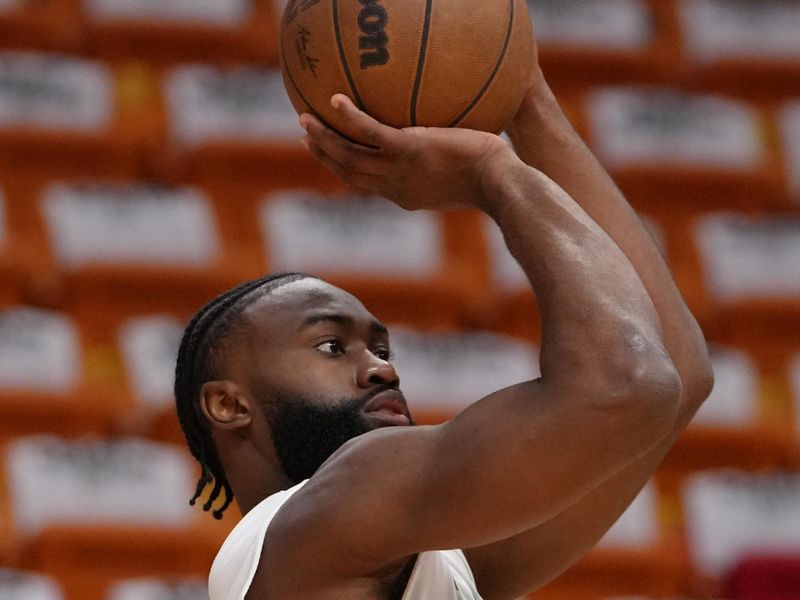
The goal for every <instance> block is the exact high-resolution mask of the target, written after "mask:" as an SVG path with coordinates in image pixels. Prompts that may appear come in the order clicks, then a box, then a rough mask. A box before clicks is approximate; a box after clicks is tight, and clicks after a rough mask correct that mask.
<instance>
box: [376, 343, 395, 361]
mask: <svg viewBox="0 0 800 600" xmlns="http://www.w3.org/2000/svg"><path fill="white" fill-rule="evenodd" d="M373 354H374V355H375V356H377V357H378V358H380V359H381V360H385V361H390V360H393V359H394V352H392V351H391V350H389V348H386V347H385V346H381V347H380V348H375V350H374V352H373Z"/></svg>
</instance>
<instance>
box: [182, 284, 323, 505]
mask: <svg viewBox="0 0 800 600" xmlns="http://www.w3.org/2000/svg"><path fill="white" fill-rule="evenodd" d="M307 278H314V279H316V277H314V276H313V275H307V274H305V273H278V274H274V275H269V276H267V277H263V278H261V279H256V280H253V281H248V282H246V283H243V284H241V285H239V286H237V287H235V288H233V289H232V290H229V291H227V292H225V293H224V294H221V295H220V296H218V297H216V298H214V299H213V300H212V301H211V302H209V303H208V304H206V305H205V306H204V307H203V308H201V309H200V310H199V311H198V312H197V314H195V315H194V317H192V320H191V321H189V324H188V325H187V326H186V330H185V331H184V333H183V338H182V340H181V345H180V349H179V350H178V359H177V362H176V365H175V405H176V408H177V411H178V420H179V421H180V423H181V428H182V429H183V434H184V436H185V437H186V443H187V444H188V446H189V451H190V452H191V453H192V456H194V457H195V459H197V461H198V462H199V463H200V469H201V472H200V478H199V479H198V481H197V487H196V488H195V492H194V496H192V498H191V500H189V504H191V505H192V506H194V505H195V503H196V502H197V499H198V498H199V497H200V496H201V495H202V494H203V491H204V490H205V489H206V487H207V486H208V485H210V484H211V483H213V484H214V487H213V488H212V490H211V494H210V495H209V497H208V500H207V501H206V503H205V504H204V505H203V510H204V511H206V512H208V511H209V510H211V506H212V505H213V504H214V502H216V501H217V499H218V498H219V496H220V494H221V493H222V492H223V491H224V492H225V500H224V502H223V505H222V506H221V507H220V508H219V509H217V510H214V511H213V512H212V513H211V514H212V515H213V516H214V518H216V519H221V518H222V514H223V513H224V512H225V510H226V509H227V508H228V506H230V504H231V502H233V490H232V489H231V486H230V483H228V478H227V477H226V475H225V470H224V469H223V468H222V462H221V461H220V459H219V455H218V454H217V448H216V445H215V444H214V440H213V439H212V438H211V427H210V425H209V423H208V420H207V419H206V418H205V416H204V415H203V413H202V411H201V410H200V406H199V403H198V400H199V398H200V390H201V388H202V386H203V384H204V383H206V382H207V381H212V380H213V378H214V371H215V369H216V367H217V365H216V362H217V361H216V356H217V354H218V353H219V351H220V348H221V347H222V345H223V343H224V341H225V340H226V339H227V337H228V336H229V335H230V333H231V331H233V329H234V328H235V326H236V325H237V324H238V323H239V322H240V316H241V314H242V312H243V311H244V309H245V308H246V307H247V306H248V305H249V304H250V303H251V302H253V301H255V300H256V299H258V298H261V297H262V296H263V295H265V294H268V293H270V292H272V291H273V290H276V289H277V288H279V287H282V286H284V285H286V284H289V283H293V282H295V281H300V280H301V279H307ZM256 292H258V293H256Z"/></svg>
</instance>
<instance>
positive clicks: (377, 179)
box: [202, 71, 711, 600]
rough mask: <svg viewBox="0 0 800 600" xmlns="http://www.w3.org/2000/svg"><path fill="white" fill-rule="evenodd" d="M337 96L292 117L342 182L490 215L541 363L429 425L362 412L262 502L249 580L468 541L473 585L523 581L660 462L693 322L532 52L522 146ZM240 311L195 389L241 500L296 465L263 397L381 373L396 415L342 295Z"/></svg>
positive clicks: (378, 565)
mask: <svg viewBox="0 0 800 600" xmlns="http://www.w3.org/2000/svg"><path fill="white" fill-rule="evenodd" d="M332 104H333V106H334V107H335V108H336V110H337V114H338V115H339V116H338V119H337V120H336V122H334V123H333V125H334V126H335V127H336V129H337V130H338V131H340V132H342V134H343V135H344V136H346V138H345V137H343V136H342V135H339V134H338V133H336V132H334V131H333V130H331V129H328V128H326V127H325V126H324V125H323V124H322V123H320V122H319V121H318V120H316V119H315V118H314V117H312V116H310V115H304V116H303V117H302V118H301V123H302V124H303V125H304V127H306V129H307V131H308V137H307V138H306V143H307V145H308V147H309V149H310V150H311V152H312V153H313V154H314V155H315V156H316V157H317V158H318V159H319V160H320V161H321V162H322V163H323V164H325V165H326V166H328V167H329V168H330V169H331V170H332V171H333V172H334V173H336V174H337V175H339V176H340V177H341V178H342V179H343V180H344V181H345V182H346V183H348V184H350V185H351V186H353V187H355V188H356V189H359V190H362V191H365V192H368V193H370V194H379V195H383V196H385V197H387V198H389V199H390V200H392V201H394V202H395V203H397V204H398V205H400V206H402V207H404V208H406V209H409V210H416V209H422V208H425V209H433V210H449V209H461V208H473V209H479V210H482V211H484V212H485V213H486V214H488V215H489V216H490V217H491V218H492V219H494V220H495V221H496V222H497V224H498V225H499V226H500V229H501V230H502V232H503V234H504V236H505V239H506V242H507V245H508V247H509V249H510V250H511V252H512V253H513V255H514V256H515V258H516V259H517V260H518V261H519V263H520V264H521V265H522V267H523V268H524V270H525V272H526V274H527V276H528V278H529V280H530V283H531V285H532V287H533V289H534V291H535V293H536V295H537V299H538V303H539V306H540V311H541V319H542V332H543V333H542V351H541V357H540V360H541V370H542V377H541V379H539V380H536V381H530V382H525V383H522V384H519V385H515V386H512V387H509V388H506V389H503V390H499V391H498V392H496V393H494V394H491V395H490V396H488V397H486V398H483V399H480V400H478V401H477V402H475V403H474V404H473V405H471V406H470V407H469V408H467V409H466V410H465V411H463V412H462V413H461V414H459V415H458V416H456V417H455V418H454V419H453V420H452V421H450V422H448V423H446V424H443V425H440V426H419V427H409V426H404V425H403V424H398V423H397V422H394V421H392V419H395V418H399V417H391V416H388V415H384V416H382V417H381V418H375V419H371V418H370V417H369V415H368V414H367V413H366V412H365V419H368V422H369V423H372V424H374V426H375V428H374V429H373V430H371V431H370V432H368V433H365V434H364V435H361V436H359V437H357V438H355V439H353V440H351V441H349V442H347V443H346V444H345V445H344V446H343V447H342V448H341V449H340V450H339V451H338V452H336V453H335V454H334V455H333V456H332V457H331V458H330V459H328V460H327V462H325V464H324V465H323V466H322V467H321V468H320V469H319V470H318V471H317V472H316V473H315V474H314V476H313V477H312V478H311V479H310V481H309V482H308V483H307V484H306V485H305V486H304V487H303V488H302V489H301V490H300V491H299V492H297V493H296V494H295V495H294V496H293V497H292V498H291V499H290V500H289V501H288V502H287V503H286V504H285V505H284V507H283V508H282V509H281V511H280V512H279V513H278V515H277V516H276V517H275V519H274V520H273V521H272V523H271V525H270V527H269V530H268V533H267V537H266V541H265V545H264V550H263V554H262V561H261V563H260V565H259V568H258V571H257V573H256V576H255V579H254V581H253V583H252V585H251V588H250V592H249V593H248V595H247V598H248V599H250V600H253V599H280V600H294V599H307V598H318V599H320V600H327V599H334V598H335V599H339V598H347V599H352V600H362V599H363V600H377V599H387V598H389V597H390V593H391V592H390V590H391V588H392V586H393V584H394V583H395V582H396V581H397V579H398V577H399V576H400V574H401V573H402V571H403V569H404V567H407V566H408V565H409V564H410V563H411V562H412V561H413V560H414V558H415V557H416V556H417V555H418V554H419V553H420V552H424V551H427V550H435V549H449V548H463V549H465V554H466V555H467V558H468V560H469V562H470V566H471V568H472V570H473V572H474V573H475V576H476V581H477V583H478V587H479V590H480V592H481V595H482V596H483V597H484V598H486V599H487V600H494V599H506V598H507V599H512V598H516V597H519V596H520V595H523V594H524V593H527V592H530V591H532V590H534V589H535V588H538V587H539V586H541V585H543V584H544V583H547V582H548V581H549V580H551V579H552V578H554V577H556V576H557V575H558V574H559V573H561V572H562V571H563V570H565V569H566V568H568V567H569V566H570V565H571V564H572V563H574V562H575V561H576V560H577V559H578V558H579V557H580V556H581V555H582V554H584V553H585V552H586V551H587V550H588V549H589V548H591V546H592V545H594V543H596V541H597V540H598V539H599V538H600V537H601V536H602V534H603V533H604V532H605V531H606V530H607V529H608V528H609V527H610V526H611V525H612V524H613V522H614V521H615V520H616V519H617V518H618V517H619V515H620V514H621V513H622V511H623V510H624V509H625V507H626V506H627V505H628V504H629V503H630V501H631V500H632V499H633V497H635V495H636V493H637V492H638V490H639V489H641V487H642V486H643V485H644V483H645V482H646V480H647V478H648V477H649V476H650V475H651V474H652V472H653V471H654V470H655V468H656V467H657V465H658V463H659V462H660V460H661V458H662V457H663V455H664V454H665V453H666V451H667V450H668V449H669V447H671V445H672V444H673V443H674V441H675V439H676V438H677V436H678V435H679V434H680V432H681V431H682V430H683V429H684V428H685V426H686V424H687V423H688V421H689V419H690V418H691V416H692V415H693V414H694V412H695V411H696V409H697V408H698V407H699V405H700V403H701V402H702V400H703V399H704V398H705V397H706V396H707V395H708V393H709V391H710V385H711V376H710V366H709V364H708V358H707V354H706V349H705V342H704V340H703V338H702V335H701V334H700V332H699V329H698V328H697V325H696V323H695V322H694V319H693V318H692V316H691V315H690V314H689V312H688V310H686V307H685V305H684V304H683V301H682V300H681V297H680V294H679V293H678V291H677V289H676V288H675V286H674V284H673V282H672V280H671V277H670V276H669V272H668V271H667V269H666V267H664V265H663V261H661V258H660V257H659V255H658V252H657V251H656V250H655V247H654V245H653V244H652V241H651V240H650V239H649V237H648V236H647V235H646V233H644V230H643V229H642V228H641V225H640V224H639V222H638V219H637V217H636V216H635V213H633V211H632V210H631V209H630V207H629V206H628V205H627V203H626V202H625V200H624V198H623V197H622V196H621V194H619V192H618V191H617V190H616V188H615V187H614V185H613V183H611V181H610V179H608V177H607V175H606V174H605V172H604V171H603V170H602V168H601V167H600V166H599V165H598V164H597V163H596V161H595V160H594V158H593V157H592V156H591V153H589V151H588V150H587V149H586V148H585V146H584V145H583V144H582V142H580V140H579V139H578V138H577V136H576V135H575V134H574V132H573V131H572V129H571V128H570V127H569V124H568V123H567V122H566V120H565V119H564V118H563V115H562V113H561V111H560V109H558V106H557V104H556V103H555V100H554V99H553V98H552V94H550V92H549V88H547V86H546V83H545V82H544V79H543V78H542V77H541V73H539V72H538V71H537V73H535V74H534V78H533V79H532V81H531V86H530V89H529V92H528V96H527V97H526V100H525V102H524V104H523V107H522V108H521V110H520V113H519V115H518V116H517V118H516V119H515V121H514V123H513V124H512V126H511V128H510V134H511V137H512V140H513V141H514V144H515V147H516V151H517V153H515V152H514V151H513V150H512V149H511V148H509V147H508V146H507V145H506V144H505V143H504V142H503V141H502V140H500V138H498V137H496V136H493V135H490V134H485V133H479V132H474V131H468V130H441V129H424V128H410V129H405V130H396V129H392V128H390V127H387V126H384V125H381V124H380V123H377V122H376V121H374V120H373V119H371V118H370V117H368V116H367V115H366V114H364V113H362V112H360V111H358V110H357V109H356V107H355V106H353V104H352V103H351V102H350V101H349V100H348V99H346V98H345V97H343V96H335V97H334V98H333V100H332ZM348 140H353V141H348ZM324 315H328V316H329V317H336V318H324ZM245 316H246V318H247V323H248V325H249V327H248V328H247V331H248V333H247V334H246V335H243V336H242V337H243V339H241V340H238V342H239V343H238V344H236V345H234V344H231V345H229V347H228V348H227V349H226V350H225V353H226V354H225V359H226V360H224V363H225V364H226V365H228V370H227V372H226V373H225V376H224V377H221V378H220V379H219V380H218V381H214V382H208V383H206V384H205V385H204V387H203V393H202V407H203V410H204V412H205V414H206V416H207V417H208V418H209V420H210V422H211V423H212V425H213V428H214V434H213V435H214V441H215V443H216V444H217V447H218V450H219V454H220V456H221V459H222V462H223V465H224V467H225V471H226V473H227V474H228V479H229V481H230V483H231V485H232V487H233V489H234V492H235V494H236V497H237V499H238V502H239V504H240V507H241V508H242V510H243V512H247V511H248V510H250V509H251V508H252V507H253V506H255V505H256V504H257V503H258V502H260V501H261V500H262V499H264V498H265V497H267V496H268V495H270V494H272V493H274V492H276V491H279V490H281V489H286V488H288V487H290V486H291V485H292V482H291V480H289V478H287V476H286V474H285V473H284V472H282V469H281V465H280V461H279V460H278V457H277V456H276V453H275V450H274V447H273V443H272V441H273V440H272V437H271V431H270V427H269V423H268V422H267V419H266V417H265V416H264V412H263V410H262V409H261V404H260V403H263V402H265V401H267V402H268V401H269V400H270V398H271V397H272V396H274V397H278V396H279V395H286V394H298V395H303V396H305V397H310V398H318V399H319V400H318V401H319V402H323V403H337V402H342V399H345V398H354V397H361V396H362V395H364V394H369V393H371V391H373V390H383V391H386V389H387V388H388V390H389V392H390V393H391V394H394V396H393V398H392V399H393V401H395V402H396V404H395V405H396V406H397V405H399V406H400V408H399V409H397V410H396V411H395V412H397V414H400V413H406V416H408V415H409V414H410V413H409V412H408V408H407V405H406V403H405V399H404V398H402V396H401V395H400V393H399V391H398V390H400V389H401V386H400V381H399V376H398V374H397V373H396V371H395V369H394V368H393V366H392V364H391V361H390V360H389V355H388V353H387V352H386V351H387V350H388V348H389V338H388V334H387V333H386V332H384V331H381V328H380V326H376V323H377V321H376V319H375V317H373V316H372V315H371V314H370V313H369V312H368V311H367V310H366V309H365V308H364V307H363V305H361V303H360V302H359V301H358V300H357V299H355V298H354V297H353V296H351V295H350V294H348V293H346V292H343V291H342V290H338V289H337V288H334V287H333V286H330V285H328V284H325V283H324V282H319V281H316V280H303V281H299V282H295V283H292V284H288V285H286V286H284V287H282V288H279V289H278V290H276V291H275V292H274V294H271V295H267V296H265V297H264V298H262V299H261V300H259V301H258V302H256V303H255V304H253V305H251V306H250V307H249V308H248V309H247V311H246V313H245ZM309 320H311V321H313V324H312V325H311V326H309V327H304V323H308V322H309ZM256 390H257V391H258V393H256ZM401 398H402V399H401ZM389 412H392V411H389ZM373 417H375V415H373ZM389 421H392V422H389Z"/></svg>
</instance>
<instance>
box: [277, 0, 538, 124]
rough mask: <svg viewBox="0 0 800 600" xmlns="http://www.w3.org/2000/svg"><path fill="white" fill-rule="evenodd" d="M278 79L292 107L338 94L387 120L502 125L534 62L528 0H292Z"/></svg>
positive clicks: (323, 102) (316, 107)
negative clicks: (281, 76) (279, 77)
mask: <svg viewBox="0 0 800 600" xmlns="http://www.w3.org/2000/svg"><path fill="white" fill-rule="evenodd" d="M280 56H281V68H282V72H283V79H284V83H285V85H286V89H287V92H288V93H289V97H290V98H291V100H292V103H293V104H294V107H295V109H297V111H298V112H311V113H314V114H316V115H318V116H319V117H321V118H322V119H323V120H326V121H331V120H333V109H332V107H331V105H330V98H331V96H333V95H334V94H336V93H342V94H346V95H347V96H349V97H350V98H351V99H352V100H353V102H354V103H355V104H356V106H358V107H359V108H361V109H362V110H364V111H365V112H367V113H368V114H370V115H372V116H373V117H375V118H376V119H378V120H379V121H381V122H383V123H386V124H388V125H391V126H393V127H408V126H414V125H423V126H429V127H466V128H469V129H480V130H483V131H490V132H495V133H497V132H499V131H501V130H502V129H503V128H504V127H505V125H506V124H507V123H508V122H509V121H510V120H511V117H512V116H513V115H514V113H515V112H516V110H517V108H518V107H519V105H520V103H521V102H522V96H523V94H524V91H525V87H526V86H527V83H528V80H529V79H530V75H531V70H532V68H533V34H532V31H531V20H530V17H529V15H528V9H527V4H526V2H525V0H289V1H288V3H287V5H286V9H285V12H284V15H283V21H282V26H281V39H280Z"/></svg>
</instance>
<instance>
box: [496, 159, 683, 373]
mask: <svg viewBox="0 0 800 600" xmlns="http://www.w3.org/2000/svg"><path fill="white" fill-rule="evenodd" d="M494 166H495V167H497V168H496V170H495V175H494V177H493V178H492V177H491V176H490V177H488V178H487V179H488V180H490V181H491V182H492V183H491V184H490V185H493V186H494V189H490V190H488V191H487V193H485V196H486V197H487V198H489V199H490V201H491V203H490V205H489V206H487V207H485V208H486V211H487V213H488V214H489V215H490V216H491V217H492V218H493V219H494V220H495V221H496V222H497V223H498V225H499V226H500V229H501V231H502V232H503V234H504V236H505V240H506V244H507V245H508V248H509V250H510V251H511V253H512V254H513V255H514V256H515V258H516V259H517V260H518V262H519V263H520V264H521V266H522V267H523V269H524V270H525V272H526V274H527V276H528V278H529V280H530V282H531V285H532V287H533V288H534V291H535V293H536V295H537V298H538V301H539V306H540V309H541V317H542V353H541V367H542V377H543V380H544V381H548V380H552V379H556V378H559V377H560V378H563V379H564V380H568V381H574V380H575V379H577V378H581V377H584V378H586V379H587V381H591V380H594V381H602V380H603V378H604V377H605V376H606V375H608V374H609V373H606V372H604V371H606V370H607V371H610V372H611V375H612V376H613V374H614V373H613V372H614V370H615V367H616V366H622V367H623V368H624V366H625V365H620V362H622V361H625V360H628V359H631V360H634V361H635V360H636V355H637V353H641V355H643V356H647V357H648V358H649V359H652V358H653V357H654V355H655V354H658V353H659V351H660V350H662V347H661V339H660V332H659V325H658V316H657V313H656V310H655V307H654V306H653V303H652V301H651V299H650V297H649V295H648V294H647V291H646V289H645V288H644V286H643V284H642V282H641V280H640V278H639V276H638V275H637V273H636V270H635V269H634V268H633V266H632V265H631V263H630V261H629V260H628V259H627V257H626V256H625V255H624V253H623V252H622V251H621V250H620V248H619V247H618V246H617V245H616V244H615V243H614V241H613V240H612V239H611V238H610V237H609V236H608V235H607V234H606V232H605V231H603V229H602V228H600V227H599V226H598V225H597V224H596V223H595V222H594V221H593V220H592V219H591V218H590V217H589V215H587V213H586V212H585V211H584V210H583V209H582V208H581V207H580V206H579V205H578V204H577V203H575V201H574V200H573V199H572V198H570V196H569V195H568V194H567V193H566V192H565V191H564V190H562V189H561V188H560V187H559V186H558V185H557V184H555V183H554V182H553V181H552V180H551V179H549V178H548V177H547V176H545V175H543V174H542V173H541V172H540V171H538V170H536V169H532V168H529V167H525V166H523V165H522V163H521V162H520V161H518V160H517V159H516V158H515V159H514V161H513V162H510V163H507V164H502V163H500V164H499V165H498V164H497V163H495V165H494ZM637 366H639V365H637ZM670 368H671V365H670ZM595 378H596V379H595Z"/></svg>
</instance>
